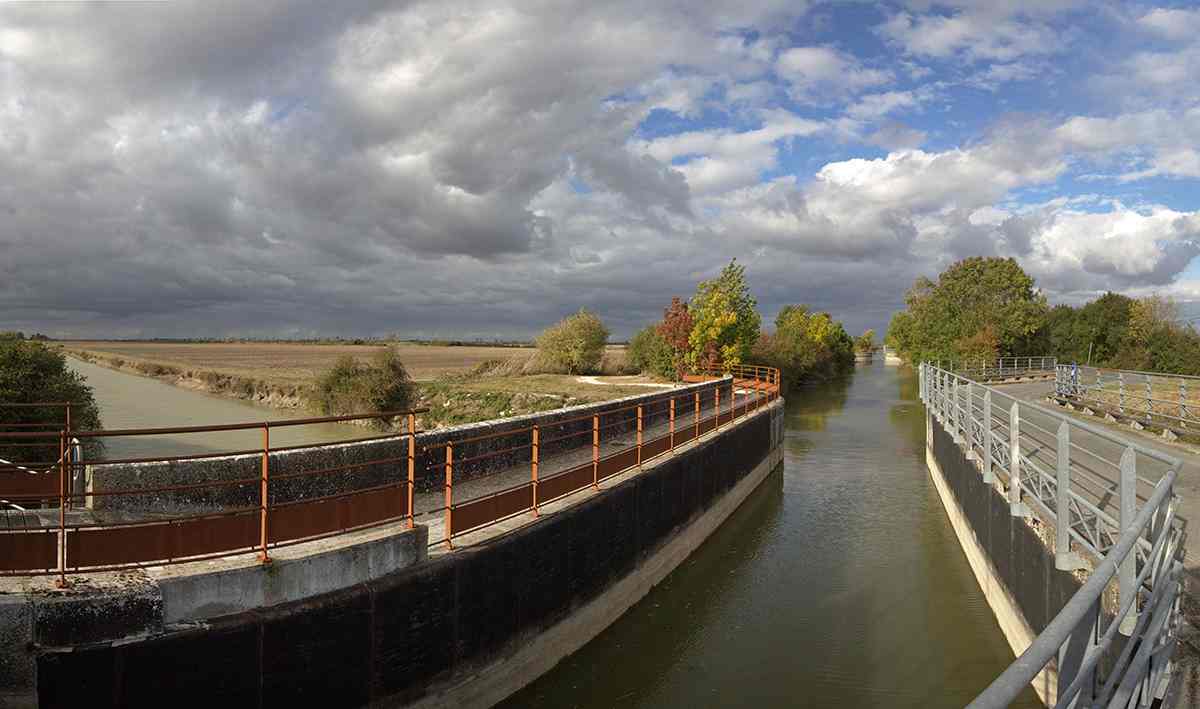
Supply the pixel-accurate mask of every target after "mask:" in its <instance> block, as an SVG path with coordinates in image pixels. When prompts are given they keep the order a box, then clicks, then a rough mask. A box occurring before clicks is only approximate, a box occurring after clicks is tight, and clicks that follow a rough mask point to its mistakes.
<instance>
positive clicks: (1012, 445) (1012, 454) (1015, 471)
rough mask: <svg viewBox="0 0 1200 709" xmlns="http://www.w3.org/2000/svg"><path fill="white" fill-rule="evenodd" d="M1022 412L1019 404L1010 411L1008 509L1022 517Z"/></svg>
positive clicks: (1014, 404) (1014, 405)
mask: <svg viewBox="0 0 1200 709" xmlns="http://www.w3.org/2000/svg"><path fill="white" fill-rule="evenodd" d="M1020 426H1021V412H1020V408H1019V407H1018V406H1017V402H1015V401H1014V402H1013V405H1012V408H1011V409H1009V411H1008V455H1009V460H1008V508H1009V511H1010V512H1011V513H1012V514H1013V515H1016V516H1021V514H1022V510H1021V440H1020Z"/></svg>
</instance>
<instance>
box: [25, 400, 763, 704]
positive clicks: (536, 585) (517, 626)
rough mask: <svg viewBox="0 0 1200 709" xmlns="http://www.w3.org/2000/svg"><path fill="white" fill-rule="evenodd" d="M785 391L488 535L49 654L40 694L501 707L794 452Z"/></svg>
mask: <svg viewBox="0 0 1200 709" xmlns="http://www.w3.org/2000/svg"><path fill="white" fill-rule="evenodd" d="M782 438H783V409H782V402H777V403H775V404H774V405H772V406H771V407H769V408H768V409H766V410H765V411H764V412H762V413H760V414H758V415H755V416H752V417H749V418H747V419H743V420H741V421H739V422H738V423H737V424H735V425H733V426H730V427H728V428H726V429H723V430H722V431H720V432H719V433H716V434H715V435H713V436H710V437H707V438H705V439H703V440H700V441H697V442H695V443H693V444H689V445H687V446H685V447H683V448H680V449H678V450H677V451H676V454H675V455H674V456H663V457H662V458H659V459H657V460H656V461H654V462H653V463H652V464H647V466H646V467H645V469H644V470H642V471H641V472H640V473H637V474H633V475H630V476H628V477H627V478H625V479H620V478H617V479H614V480H616V482H614V483H613V484H612V486H611V487H608V488H607V489H603V490H602V491H601V492H599V493H596V494H594V495H593V496H591V497H590V498H588V499H586V500H582V501H580V502H578V503H577V504H572V505H567V506H564V508H563V509H561V510H559V511H555V512H553V513H550V514H545V515H543V516H542V517H541V518H540V519H539V520H537V521H536V522H533V523H530V524H527V525H526V526H524V527H521V528H519V529H516V530H514V531H510V532H508V533H506V534H503V535H501V536H498V537H496V538H494V539H492V540H490V541H486V542H483V543H480V544H478V545H476V546H473V547H469V548H463V549H460V550H457V551H454V552H453V553H448V554H445V555H442V556H440V557H437V558H434V559H431V560H429V561H426V562H424V563H420V564H417V565H415V566H411V567H409V568H406V569H403V570H400V571H397V572H396V573H392V574H387V575H385V576H383V577H380V578H375V579H370V580H367V581H364V582H362V583H359V584H356V585H354V586H352V587H349V588H345V589H343V590H339V591H335V592H332V593H327V594H323V595H320V596H317V597H313V598H307V599H305V600H303V601H297V602H292V603H281V604H278V605H274V606H271V607H266V608H261V609H257V610H254V611H249V612H243V613H234V614H230V615H226V616H223V617H220V618H216V619H209V620H207V621H205V622H204V623H202V624H198V625H196V626H195V627H190V628H186V629H185V628H179V629H176V630H174V631H173V632H167V633H160V634H152V635H150V636H148V637H144V638H125V639H123V640H122V641H121V642H101V643H95V644H92V645H80V646H75V647H71V648H69V650H70V651H62V650H65V649H66V648H43V649H42V651H41V652H40V653H39V654H38V657H37V688H38V699H39V705H40V706H41V707H74V706H85V705H86V706H88V707H89V708H91V709H101V708H102V707H106V706H114V707H115V706H121V707H142V706H147V707H149V706H153V707H159V706H162V705H163V704H164V703H169V704H171V705H182V706H191V705H196V706H204V707H211V706H214V705H220V704H222V703H224V704H226V705H228V706H251V707H265V706H322V707H342V706H362V705H365V704H374V705H379V706H395V705H405V704H411V703H424V704H429V705H447V706H449V705H454V706H488V705H490V704H491V703H493V702H495V701H497V700H499V699H500V698H502V697H503V696H506V695H507V694H508V693H511V692H512V691H515V690H516V689H518V688H519V687H520V686H522V685H523V684H525V683H527V682H529V681H531V680H532V679H534V678H535V677H536V676H538V675H539V674H541V673H542V672H544V671H545V670H546V669H549V667H551V666H553V664H554V663H555V662H557V661H558V660H559V659H561V658H562V657H564V656H565V655H566V654H569V653H570V652H572V651H573V650H574V649H576V648H578V647H579V646H580V645H582V644H583V643H584V642H586V641H587V640H588V639H590V638H591V637H592V636H594V635H595V634H596V633H598V632H599V631H600V630H602V629H603V628H604V627H605V626H606V625H607V624H608V623H609V622H611V621H612V620H614V619H615V618H616V617H618V616H619V615H620V614H621V613H623V612H624V610H625V609H626V608H628V607H629V606H630V605H632V604H633V603H635V602H636V601H637V600H638V599H640V598H641V597H642V596H643V595H644V594H645V593H646V592H647V591H648V590H649V589H650V588H651V587H652V586H653V585H654V584H655V583H657V582H658V581H659V580H661V579H662V578H663V577H664V576H665V575H666V574H667V573H669V572H670V571H671V569H673V568H674V567H675V565H676V564H678V563H679V561H681V560H682V559H683V558H686V556H687V554H688V553H690V551H691V550H692V549H694V548H695V547H696V546H697V545H699V544H700V543H701V542H702V541H703V540H704V539H705V538H706V537H707V536H708V534H709V533H710V532H711V531H712V530H713V529H715V528H716V526H718V525H719V524H720V522H721V521H723V520H724V519H725V517H727V516H728V515H729V514H730V513H732V511H733V510H734V509H736V507H737V506H738V504H740V503H741V501H742V500H743V499H745V497H746V496H747V495H748V494H749V493H750V492H751V491H753V489H754V488H755V487H757V485H758V484H759V483H760V482H761V481H762V480H763V479H765V478H766V477H767V475H768V474H769V472H770V471H771V469H773V468H774V467H776V466H777V465H778V463H779V462H781V460H782V457H781V456H782V453H781V442H782Z"/></svg>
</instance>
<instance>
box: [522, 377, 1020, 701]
mask: <svg viewBox="0 0 1200 709" xmlns="http://www.w3.org/2000/svg"><path fill="white" fill-rule="evenodd" d="M924 425H925V423H924V414H923V410H922V408H921V405H920V403H919V402H918V401H917V391H916V380H915V378H914V377H913V375H912V374H911V372H909V371H908V370H903V371H902V370H899V369H898V368H896V367H885V366H884V365H883V364H882V363H879V362H876V363H875V364H874V365H862V366H860V367H859V368H858V369H857V370H856V372H855V374H854V376H853V377H850V378H848V379H847V380H845V381H842V382H838V383H836V384H830V385H823V386H820V387H815V388H810V389H807V390H804V391H794V392H792V393H791V394H789V395H788V400H787V432H786V438H785V444H784V445H785V451H784V465H783V469H782V470H780V471H777V472H776V473H775V474H774V475H773V476H772V477H771V478H769V479H768V480H767V481H766V482H765V483H764V484H763V485H762V487H761V488H759V490H758V491H756V492H755V494H754V495H753V496H751V497H750V498H749V499H748V500H747V501H746V503H745V504H744V505H743V506H742V507H741V508H740V509H739V510H738V511H737V512H736V513H735V514H734V515H733V516H732V517H731V518H730V519H729V520H728V521H727V522H726V523H725V524H724V526H722V528H721V529H720V530H718V531H717V532H716V533H715V534H714V535H713V536H712V537H710V538H709V539H708V541H707V542H706V543H705V544H704V545H703V546H702V547H701V548H700V549H698V550H697V551H696V552H695V553H694V554H693V555H692V556H691V557H690V558H689V559H688V560H687V561H686V562H684V563H683V564H682V565H681V566H680V567H679V568H678V569H676V571H675V572H674V573H673V574H671V575H670V576H669V577H668V578H667V579H666V580H665V581H664V582H663V583H662V584H660V585H659V586H658V587H657V588H655V589H654V590H653V591H652V592H651V593H650V594H649V595H648V596H647V597H646V598H645V599H644V600H643V601H642V602H641V603H639V604H638V605H637V606H635V607H634V608H633V609H631V610H630V612H628V613H626V614H625V615H624V616H623V617H622V618H621V619H620V620H618V621H617V622H616V623H615V624H613V625H612V626H611V627H610V628H609V629H608V630H606V631H605V632H604V633H602V634H601V635H600V636H599V637H597V638H596V639H595V640H593V641H592V642H591V643H589V644H588V645H587V646H585V647H584V648H583V649H582V650H580V651H579V652H577V653H575V654H574V655H572V656H571V657H569V658H567V659H566V660H564V661H563V662H562V663H560V664H559V665H558V667H556V668H555V669H554V670H553V671H551V672H550V673H549V674H547V675H545V676H544V677H542V678H541V679H540V680H538V681H537V682H535V683H534V684H532V685H530V686H529V687H527V688H526V689H525V690H524V691H522V692H520V693H519V694H517V695H515V696H514V697H512V698H511V699H510V700H509V701H508V702H506V703H505V705H504V706H505V707H506V708H508V709H515V708H516V707H596V708H600V707H684V708H687V709H696V708H697V707H710V706H762V707H926V708H928V707H962V706H963V705H965V704H966V703H968V702H969V701H970V700H971V699H973V698H974V696H975V695H976V694H977V693H978V692H979V691H980V690H981V689H982V688H984V687H986V686H987V684H988V683H989V682H990V681H991V680H992V679H993V678H995V677H996V676H997V675H998V674H1000V673H1001V672H1002V671H1003V670H1004V668H1005V667H1007V666H1008V665H1009V664H1010V663H1011V662H1012V659H1013V657H1012V653H1011V651H1010V650H1009V648H1008V645H1007V643H1006V642H1005V640H1004V638H1003V636H1002V635H1001V634H1000V628H999V626H998V625H997V624H996V621H995V619H994V618H993V616H992V614H991V611H990V610H989V608H988V606H987V602H986V601H985V600H984V598H983V594H982V592H981V591H980V590H979V586H978V585H977V584H976V582H975V579H974V577H973V576H972V574H971V570H970V568H969V567H968V566H967V561H966V557H964V556H963V553H962V551H961V549H960V548H959V545H958V541H957V540H956V539H955V537H954V531H953V530H952V529H951V527H950V523H949V521H948V520H947V518H946V515H945V513H944V511H943V510H942V507H941V502H940V501H939V500H938V497H937V493H936V492H935V490H934V488H933V484H932V483H931V481H930V480H929V475H928V473H927V472H926V470H925V459H924V441H925V432H924ZM1013 706H1021V707H1040V706H1041V705H1040V704H1039V703H1038V701H1037V698H1036V696H1035V695H1034V694H1033V692H1032V690H1027V691H1026V693H1025V695H1023V696H1022V698H1021V699H1020V701H1018V702H1017V703H1015V704H1014V705H1013Z"/></svg>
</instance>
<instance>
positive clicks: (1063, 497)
mask: <svg viewBox="0 0 1200 709" xmlns="http://www.w3.org/2000/svg"><path fill="white" fill-rule="evenodd" d="M1054 503H1055V504H1054V506H1055V510H1054V513H1055V514H1054V516H1055V520H1054V526H1055V530H1054V531H1055V535H1056V536H1055V539H1054V566H1055V568H1057V569H1061V570H1064V571H1065V570H1071V569H1073V568H1074V564H1072V559H1071V433H1070V426H1068V425H1067V422H1066V421H1063V422H1062V423H1060V424H1059V425H1058V485H1057V491H1056V492H1055V495H1054Z"/></svg>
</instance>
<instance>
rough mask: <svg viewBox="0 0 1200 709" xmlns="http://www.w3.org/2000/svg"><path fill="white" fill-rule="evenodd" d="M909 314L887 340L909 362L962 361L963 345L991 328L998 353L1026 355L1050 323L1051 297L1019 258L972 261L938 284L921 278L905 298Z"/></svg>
mask: <svg viewBox="0 0 1200 709" xmlns="http://www.w3.org/2000/svg"><path fill="white" fill-rule="evenodd" d="M905 305H906V314H905V315H904V316H901V317H893V318H892V323H891V326H890V327H889V329H888V341H889V343H892V344H893V346H894V347H896V349H897V350H899V352H900V354H901V356H902V357H904V358H906V359H907V360H908V361H910V362H919V361H922V360H926V359H961V358H963V356H964V352H962V351H961V350H960V347H964V346H967V345H968V344H972V343H975V344H977V343H979V342H981V341H982V340H981V339H979V338H983V337H984V335H983V334H982V331H983V330H984V328H985V327H991V328H992V330H993V334H994V336H995V338H996V340H997V349H998V353H999V354H1027V353H1028V352H1029V350H1030V348H1031V346H1032V344H1033V342H1034V341H1035V338H1036V336H1037V333H1038V332H1039V330H1040V329H1041V327H1042V325H1043V324H1044V322H1045V321H1046V315H1047V311H1048V307H1047V305H1046V298H1045V296H1043V295H1042V294H1041V293H1039V292H1038V291H1037V289H1036V288H1035V287H1034V281H1033V279H1032V278H1031V277H1029V275H1027V274H1026V273H1025V272H1024V271H1023V270H1021V267H1020V266H1019V265H1018V264H1017V262H1016V261H1015V260H1014V259H1011V258H997V257H987V258H982V257H974V258H967V259H963V260H962V261H959V262H958V263H955V264H953V265H951V266H950V267H949V268H947V269H946V270H945V271H943V272H942V273H941V275H939V276H938V280H937V282H936V283H934V282H933V281H930V280H929V279H927V278H924V277H921V278H918V279H917V281H916V282H915V283H914V284H913V287H912V288H911V289H910V290H909V292H908V294H907V295H906V296H905Z"/></svg>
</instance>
